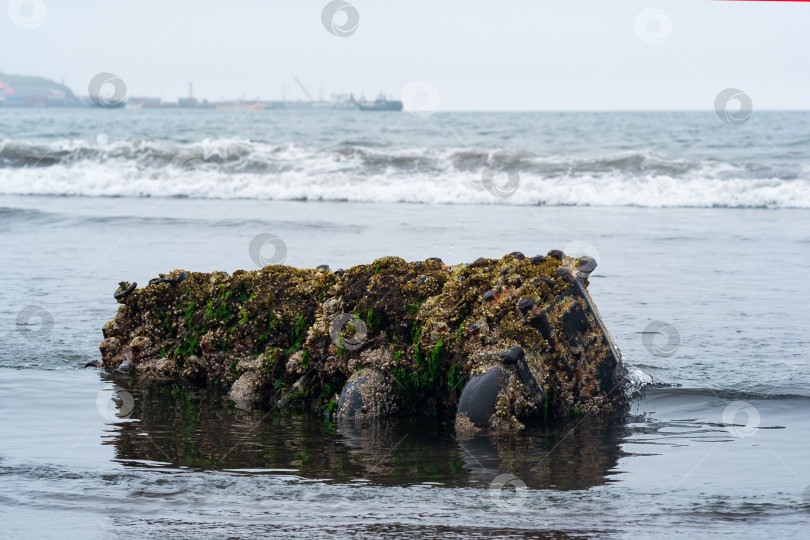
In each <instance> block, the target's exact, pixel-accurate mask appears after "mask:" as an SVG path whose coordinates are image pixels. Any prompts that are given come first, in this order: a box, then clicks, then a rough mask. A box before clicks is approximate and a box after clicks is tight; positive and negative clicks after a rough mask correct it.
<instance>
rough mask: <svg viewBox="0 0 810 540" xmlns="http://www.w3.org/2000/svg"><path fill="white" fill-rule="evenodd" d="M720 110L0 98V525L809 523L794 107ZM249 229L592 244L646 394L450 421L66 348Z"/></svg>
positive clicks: (585, 529)
mask: <svg viewBox="0 0 810 540" xmlns="http://www.w3.org/2000/svg"><path fill="white" fill-rule="evenodd" d="M713 115H714V113H711V114H709V113H682V114H673V113H666V114H665V113H645V114H640V113H639V114H635V113H633V114H631V113H612V114H606V113H589V114H583V113H578V114H574V115H569V116H565V115H562V114H550V113H549V114H525V115H520V114H511V113H510V114H483V113H481V114H479V113H458V114H449V113H448V114H436V115H434V116H432V117H430V118H428V119H424V118H416V117H412V116H409V115H407V114H400V115H396V114H380V115H371V116H369V115H363V114H361V113H359V112H358V113H354V112H336V113H332V112H320V113H315V112H294V111H283V112H273V111H263V112H258V113H257V112H254V113H250V114H249V115H243V113H226V112H220V111H203V112H201V113H199V115H197V113H188V112H185V113H181V111H152V112H150V111H126V110H123V111H55V112H54V111H0V139H2V140H3V142H2V150H0V434H2V435H0V531H2V536H3V537H9V538H16V537H27V538H38V537H82V538H84V537H102V536H103V537H107V536H136V535H137V536H143V537H165V536H173V537H221V536H230V537H245V536H256V535H265V536H274V537H282V536H283V537H304V536H306V537H310V538H318V537H332V536H335V535H338V536H340V535H349V534H354V535H358V536H363V537H406V538H408V537H413V538H416V537H436V536H443V537H451V538H452V537H493V536H498V537H515V538H522V537H538V536H540V537H552V538H566V537H600V538H601V537H608V538H634V537H642V538H648V537H661V538H663V537H671V536H688V537H710V536H711V537H716V536H725V537H734V538H737V537H761V536H763V535H765V534H767V535H771V536H778V537H803V536H806V535H807V531H808V527H810V461H808V459H807V455H808V454H807V448H808V443H810V421H808V419H807V418H808V411H810V386H809V385H808V380H810V353H808V345H809V344H810V339H809V338H808V334H807V329H808V323H810V315H808V312H807V305H808V304H810V287H808V286H807V282H806V280H805V279H804V275H803V270H804V267H805V266H806V265H807V263H808V262H810V254H808V246H810V227H809V226H808V217H810V214H808V211H807V210H805V209H803V208H804V207H806V206H807V204H806V201H810V198H808V199H802V197H804V196H805V194H806V193H808V192H810V191H808V189H807V186H806V182H807V179H806V174H807V173H806V172H805V171H806V170H807V165H808V163H810V156H808V152H807V144H806V143H807V140H808V130H807V120H808V119H810V116H808V115H807V114H806V113H796V114H794V113H762V114H760V115H758V116H757V115H755V116H754V117H752V119H751V121H750V122H749V123H747V124H745V125H744V126H729V125H726V124H723V123H722V122H720V120H719V119H718V118H717V117H716V116H713ZM206 152H207V153H206ZM187 154H188V155H192V156H196V158H195V159H197V160H199V161H196V160H195V161H193V162H192V163H191V166H188V165H186V166H185V167H175V166H173V165H172V164H171V162H172V160H173V159H174V158H176V156H177V155H187ZM487 169H489V170H491V171H493V173H494V176H495V177H496V178H499V179H500V180H499V182H501V183H500V186H501V188H502V190H501V191H500V192H498V191H497V190H495V193H493V191H492V190H488V189H486V186H485V185H483V184H485V182H482V178H483V179H485V178H486V175H485V171H486V170H487ZM509 174H512V175H513V178H514V175H515V174H517V178H518V182H516V184H517V187H516V188H515V189H514V192H513V193H510V194H507V193H506V192H507V191H509V190H511V189H512V188H513V187H514V185H513V184H512V185H510V184H509ZM560 186H563V187H565V188H566V189H565V190H562V188H561V187H560ZM701 189H702V190H703V191H701ZM504 190H506V191H504ZM555 197H556V198H555ZM566 197H567V198H566ZM622 197H624V198H622ZM263 233H271V234H274V235H276V236H277V237H278V238H280V239H281V240H282V241H283V244H284V246H285V248H286V256H285V258H284V261H283V262H284V264H290V265H294V266H300V267H311V266H315V265H319V264H329V265H330V266H331V267H332V268H340V267H343V268H345V267H348V266H350V265H354V264H359V263H366V262H369V261H371V260H373V259H374V258H377V257H381V256H385V255H398V256H400V257H403V258H405V259H408V260H417V259H424V258H427V257H441V258H442V259H443V260H444V261H445V262H447V263H451V264H453V263H459V262H470V261H472V260H474V259H476V258H477V257H481V256H483V257H500V256H502V255H503V254H505V253H509V252H511V251H516V250H519V251H523V252H524V253H526V254H527V255H534V254H536V253H545V252H547V251H548V250H550V249H564V250H566V251H567V252H570V253H574V254H577V253H580V254H589V255H591V256H594V257H596V258H597V259H598V261H599V267H598V268H597V270H596V271H595V273H594V274H593V276H592V278H591V285H590V292H591V295H592V297H593V298H594V301H595V302H596V304H597V306H598V308H599V310H600V313H601V315H602V317H603V319H604V321H605V323H606V325H607V327H608V328H609V330H610V332H611V334H612V336H613V338H614V341H615V342H616V344H617V345H618V346H619V347H620V348H621V349H622V351H623V352H624V356H625V359H626V362H627V363H628V364H629V365H630V366H631V367H632V368H633V372H634V377H635V380H636V382H637V383H638V387H637V393H636V395H635V398H634V400H633V401H632V402H631V405H630V407H629V410H627V411H625V412H623V413H622V414H618V415H614V416H612V417H610V418H588V417H585V418H583V419H581V421H579V422H577V423H574V424H570V425H565V426H553V427H545V426H529V428H528V429H527V430H525V431H524V432H523V433H521V434H519V435H518V436H516V437H510V438H489V437H482V438H478V439H474V440H471V441H460V440H456V439H455V437H454V432H453V427H452V424H451V423H448V422H446V421H439V420H425V419H401V420H397V421H389V422H381V423H380V424H379V425H375V426H366V427H364V428H358V427H356V426H345V425H337V424H333V423H331V422H329V421H327V420H325V419H324V418H321V417H319V416H314V415H311V414H292V413H278V412H275V413H272V414H270V415H266V414H264V413H261V412H256V413H250V412H245V411H240V410H238V409H234V408H232V407H229V406H227V405H225V404H223V403H224V402H223V400H222V396H221V395H218V394H217V393H216V391H212V390H205V391H204V390H202V389H197V388H194V387H189V386H184V385H182V384H178V383H176V382H174V381H164V382H163V383H161V384H153V385H147V384H145V383H143V381H138V380H135V379H132V378H130V377H128V376H126V375H124V374H116V373H105V372H100V371H99V370H96V369H84V368H83V366H84V364H85V363H86V362H88V361H90V360H93V359H96V358H98V357H99V354H98V349H97V347H98V343H99V342H100V341H101V339H102V336H101V326H102V325H103V324H104V322H106V321H107V320H109V319H111V318H112V317H113V316H114V314H115V311H116V309H117V304H116V303H115V301H114V300H113V298H112V293H113V291H114V290H115V288H116V287H117V283H118V281H121V280H128V281H137V282H138V283H141V284H143V283H146V282H147V281H148V280H149V279H150V278H152V277H155V276H156V275H157V274H158V273H160V272H166V271H168V270H171V269H174V268H184V269H187V270H193V271H211V270H225V271H229V272H232V271H234V270H236V269H240V268H246V269H252V268H256V267H257V265H256V262H255V261H254V260H253V259H254V257H251V253H250V251H249V246H250V243H251V241H252V240H253V238H255V237H256V236H257V235H259V234H263ZM267 249H268V250H267V251H264V252H263V254H264V255H265V256H266V257H270V258H273V257H276V258H277V257H279V256H280V255H279V253H278V252H277V251H274V250H273V249H272V247H268V248H267ZM274 260H275V259H274ZM115 392H118V394H119V396H131V398H132V407H133V409H132V414H131V416H129V418H118V417H116V416H115V413H116V411H118V409H116V407H115V406H114V405H111V401H110V398H111V396H112V395H113V394H114V393H115ZM120 405H121V404H120V403H119V406H120ZM501 475H509V476H501ZM499 477H500V481H501V482H502V483H506V484H507V488H506V489H503V490H501V489H498V484H497V483H494V482H495V480H496V478H499Z"/></svg>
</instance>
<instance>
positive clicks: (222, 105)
mask: <svg viewBox="0 0 810 540" xmlns="http://www.w3.org/2000/svg"><path fill="white" fill-rule="evenodd" d="M293 80H294V81H295V84H296V85H297V86H298V87H299V88H301V90H302V91H303V93H304V95H305V96H306V97H307V99H305V100H304V99H298V100H288V99H286V97H285V96H282V99H281V100H261V99H255V100H249V99H236V100H229V101H217V102H209V101H208V100H207V99H203V100H198V99H196V98H195V97H194V87H193V85H192V83H189V85H188V97H181V98H178V100H177V101H176V102H174V101H163V100H162V99H161V98H159V97H145V96H132V97H129V98H127V99H126V101H125V102H123V103H121V106H123V107H124V108H127V109H219V110H226V111H251V110H264V109H359V110H363V111H399V110H402V102H401V101H398V100H393V99H389V98H386V97H385V96H383V95H382V93H381V94H380V96H379V97H378V98H377V99H376V100H374V101H367V100H366V99H365V98H361V99H360V100H359V101H358V100H356V99H355V98H354V96H353V95H351V94H332V96H331V99H330V100H326V99H323V97H320V98H319V99H315V98H314V97H313V96H312V94H311V93H310V92H309V90H308V89H307V88H306V86H304V84H303V83H302V82H301V81H300V80H298V78H295V79H293ZM96 106H98V105H96V104H95V103H94V102H93V101H92V100H91V99H90V98H89V97H78V96H76V95H75V94H74V93H73V92H72V91H71V90H70V88H68V87H67V86H66V85H65V84H64V83H57V82H54V81H51V80H49V79H46V78H44V77H36V76H26V75H6V74H3V73H0V108H3V107H96Z"/></svg>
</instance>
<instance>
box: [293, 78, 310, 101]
mask: <svg viewBox="0 0 810 540" xmlns="http://www.w3.org/2000/svg"><path fill="white" fill-rule="evenodd" d="M293 80H294V81H295V83H296V84H297V85H298V86H300V87H301V90H303V91H304V93H305V94H306V95H307V97H308V98H309V100H310V101H315V100H314V99H313V98H312V94H310V93H309V90H307V88H306V87H305V86H304V84H303V83H302V82H301V81H299V80H298V77H296V78H294V79H293Z"/></svg>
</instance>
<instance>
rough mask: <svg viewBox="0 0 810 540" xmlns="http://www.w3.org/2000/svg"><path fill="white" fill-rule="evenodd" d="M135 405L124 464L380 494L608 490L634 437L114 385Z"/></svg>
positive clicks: (118, 433) (120, 430)
mask: <svg viewBox="0 0 810 540" xmlns="http://www.w3.org/2000/svg"><path fill="white" fill-rule="evenodd" d="M105 378H107V380H108V381H109V382H112V383H114V384H117V385H118V386H120V387H122V388H124V389H125V390H126V391H128V392H130V393H131V394H132V396H133V397H134V402H135V408H134V411H133V413H132V416H131V417H130V419H129V420H127V421H124V422H120V423H117V424H116V425H115V427H114V428H111V429H110V431H108V435H107V436H106V437H105V441H104V443H105V444H110V445H113V446H115V450H116V458H117V460H119V461H120V462H122V463H124V464H127V465H130V466H137V467H166V466H170V467H190V468H195V469H213V470H239V471H243V472H245V473H248V472H249V473H264V472H272V473H284V472H288V473H294V474H296V475H299V476H302V477H304V478H317V479H328V480H333V481H337V482H347V481H351V480H357V479H367V480H369V481H372V482H374V483H377V484H379V485H412V484H419V483H426V482H435V483H439V484H442V485H446V486H464V485H473V484H477V485H481V484H485V485H487V484H489V483H490V482H491V481H492V479H493V478H494V477H496V476H497V475H499V474H501V473H504V472H508V473H511V474H514V475H516V476H517V477H519V478H520V479H521V480H522V481H523V482H525V483H526V485H527V486H528V487H530V488H552V489H559V490H571V489H587V488H588V487H591V486H595V485H600V484H604V483H606V482H607V481H608V479H609V477H610V475H611V474H612V473H611V471H613V470H614V469H615V468H616V465H617V463H618V460H619V458H620V457H621V456H622V453H621V450H620V443H621V442H622V438H623V437H626V436H627V434H628V428H627V424H626V419H625V418H623V416H622V415H619V414H617V415H614V416H613V417H612V418H602V419H585V420H583V421H582V422H580V423H579V424H571V425H567V426H559V427H547V426H530V427H529V428H528V429H527V430H526V431H524V432H522V433H519V434H517V435H509V436H503V437H478V438H475V439H471V440H456V438H455V431H454V429H453V424H452V421H447V420H437V419H430V418H419V419H398V420H385V421H380V422H375V423H371V424H369V423H365V424H359V423H354V422H351V421H350V422H347V423H340V424H336V423H333V422H331V421H329V420H328V419H327V418H325V417H322V416H320V415H318V414H315V413H309V412H304V413H302V412H298V413H295V412H288V411H284V412H282V411H269V412H264V411H244V410H241V409H238V408H236V407H234V406H233V405H232V404H231V403H230V402H228V401H227V399H226V395H225V393H224V392H222V391H219V390H217V389H200V388H197V387H192V386H189V385H184V384H182V383H178V382H176V381H158V382H156V381H143V380H138V379H133V378H128V377H125V376H122V375H117V374H116V375H113V376H110V375H106V376H105Z"/></svg>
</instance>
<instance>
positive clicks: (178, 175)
mask: <svg viewBox="0 0 810 540" xmlns="http://www.w3.org/2000/svg"><path fill="white" fill-rule="evenodd" d="M808 173H810V170H808V167H805V166H800V165H796V166H792V167H788V168H785V167H782V168H774V167H770V166H767V165H762V164H751V163H743V164H731V163H727V162H724V161H719V160H709V159H703V160H699V159H687V158H675V157H671V156H667V155H663V154H659V153H656V152H653V151H641V152H639V151H627V152H617V153H612V154H600V155H589V156H588V155H585V156H583V155H540V154H536V153H532V152H527V151H520V150H506V149H493V150H478V149H465V148H450V149H428V148H411V149H388V148H371V147H368V146H358V145H353V144H346V145H343V146H339V147H337V148H334V149H331V150H322V149H316V148H311V147H307V146H302V145H295V144H285V145H269V144H265V143H259V142H251V141H248V140H244V139H236V138H222V139H205V140H203V141H201V142H198V143H192V144H179V143H172V142H167V141H155V140H146V139H136V140H130V141H119V142H112V143H108V142H107V141H105V140H98V141H95V142H87V141H85V140H81V139H65V140H59V141H51V142H27V141H17V140H8V139H7V140H4V141H2V142H0V193H4V194H14V195H78V196H108V197H196V198H249V199H278V200H284V199H291V200H318V201H323V200H329V201H358V202H408V203H426V204H517V205H576V206H642V207H734V208H742V207H759V208H810V174H808Z"/></svg>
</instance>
